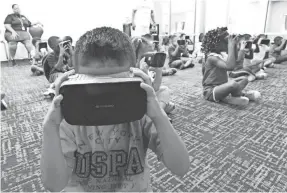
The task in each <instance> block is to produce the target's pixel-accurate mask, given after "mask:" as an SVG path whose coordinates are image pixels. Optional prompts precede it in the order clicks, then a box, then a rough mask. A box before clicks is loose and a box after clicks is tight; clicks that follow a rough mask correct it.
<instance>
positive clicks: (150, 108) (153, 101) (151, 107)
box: [131, 68, 162, 120]
mask: <svg viewBox="0 0 287 193" xmlns="http://www.w3.org/2000/svg"><path fill="white" fill-rule="evenodd" d="M131 72H133V74H134V76H137V77H140V78H142V79H143V81H144V83H141V87H142V89H144V90H145V91H146V93H147V116H149V118H151V119H152V120H153V119H155V118H156V117H157V116H158V115H160V114H161V113H162V110H161V107H160V105H159V102H158V100H157V97H156V94H155V91H154V89H153V87H152V82H151V78H150V77H149V75H147V74H145V73H144V72H143V71H142V70H140V69H138V68H131Z"/></svg>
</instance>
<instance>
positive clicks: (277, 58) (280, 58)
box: [269, 36, 287, 64]
mask: <svg viewBox="0 0 287 193" xmlns="http://www.w3.org/2000/svg"><path fill="white" fill-rule="evenodd" d="M286 44H287V40H286V39H283V38H282V37H280V36H277V37H276V38H275V39H274V44H273V45H272V46H271V47H270V50H269V57H270V58H274V63H275V64H280V63H282V62H285V61H287V54H284V55H282V54H281V52H282V50H285V49H286Z"/></svg>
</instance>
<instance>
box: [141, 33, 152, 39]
mask: <svg viewBox="0 0 287 193" xmlns="http://www.w3.org/2000/svg"><path fill="white" fill-rule="evenodd" d="M142 37H144V38H146V39H152V35H150V34H145V35H143V36H142Z"/></svg>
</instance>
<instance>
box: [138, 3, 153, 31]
mask: <svg viewBox="0 0 287 193" xmlns="http://www.w3.org/2000/svg"><path fill="white" fill-rule="evenodd" d="M134 9H135V10H136V14H135V24H136V26H146V27H149V26H150V23H151V11H152V10H154V7H153V1H152V0H137V5H136V6H135V7H134Z"/></svg>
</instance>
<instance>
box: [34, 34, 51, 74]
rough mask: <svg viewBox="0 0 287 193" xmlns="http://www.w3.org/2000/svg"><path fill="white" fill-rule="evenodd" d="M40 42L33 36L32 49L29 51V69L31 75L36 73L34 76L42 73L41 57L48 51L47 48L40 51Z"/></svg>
mask: <svg viewBox="0 0 287 193" xmlns="http://www.w3.org/2000/svg"><path fill="white" fill-rule="evenodd" d="M40 43H41V40H40V39H37V38H34V39H33V40H32V44H33V46H34V49H33V51H32V53H31V54H32V55H33V61H32V65H31V71H32V73H33V75H36V76H40V75H43V74H44V69H43V65H42V59H43V57H44V56H45V55H46V54H47V53H48V48H46V50H45V51H42V49H40Z"/></svg>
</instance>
